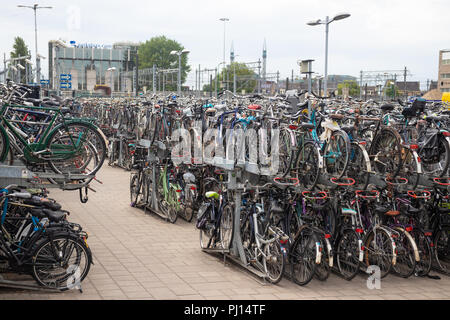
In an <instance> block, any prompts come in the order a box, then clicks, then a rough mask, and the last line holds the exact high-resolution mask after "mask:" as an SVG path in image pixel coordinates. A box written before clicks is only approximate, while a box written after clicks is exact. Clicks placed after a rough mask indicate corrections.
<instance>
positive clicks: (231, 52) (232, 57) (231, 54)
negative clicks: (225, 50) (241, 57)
mask: <svg viewBox="0 0 450 320" xmlns="http://www.w3.org/2000/svg"><path fill="white" fill-rule="evenodd" d="M233 62H234V45H233V41H231V51H230V63H233Z"/></svg>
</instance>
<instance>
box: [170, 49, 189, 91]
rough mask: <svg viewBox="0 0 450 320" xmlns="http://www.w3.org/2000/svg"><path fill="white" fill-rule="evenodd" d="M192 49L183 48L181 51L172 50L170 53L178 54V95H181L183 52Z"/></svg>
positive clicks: (185, 52) (186, 52)
mask: <svg viewBox="0 0 450 320" xmlns="http://www.w3.org/2000/svg"><path fill="white" fill-rule="evenodd" d="M189 52H190V51H189V50H187V49H183V50H180V51H176V50H174V51H172V52H171V53H170V54H171V55H176V56H178V85H177V87H178V96H181V55H183V54H188V53H189Z"/></svg>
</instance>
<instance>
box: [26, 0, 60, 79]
mask: <svg viewBox="0 0 450 320" xmlns="http://www.w3.org/2000/svg"><path fill="white" fill-rule="evenodd" d="M17 7H18V8H28V9H33V10H34V41H35V42H34V44H35V53H36V83H39V81H40V79H41V68H40V61H39V57H38V46H37V17H36V11H37V10H38V9H52V8H53V7H39V5H38V4H34V5H33V6H24V5H18V6H17Z"/></svg>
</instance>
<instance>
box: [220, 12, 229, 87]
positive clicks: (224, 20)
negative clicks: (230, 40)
mask: <svg viewBox="0 0 450 320" xmlns="http://www.w3.org/2000/svg"><path fill="white" fill-rule="evenodd" d="M219 20H220V21H223V67H224V68H225V66H226V64H225V27H226V23H227V21H230V19H228V18H220V19H219ZM222 80H223V82H225V72H224V73H223V79H222Z"/></svg>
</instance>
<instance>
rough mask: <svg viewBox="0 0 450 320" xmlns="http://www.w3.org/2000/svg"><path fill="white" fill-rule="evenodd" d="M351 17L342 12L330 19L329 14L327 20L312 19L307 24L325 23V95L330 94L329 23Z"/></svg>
mask: <svg viewBox="0 0 450 320" xmlns="http://www.w3.org/2000/svg"><path fill="white" fill-rule="evenodd" d="M348 17H350V14H349V13H340V14H337V15H336V16H334V18H332V19H331V20H330V18H329V17H328V16H327V17H326V18H325V21H322V20H320V19H319V20H315V21H310V22H308V23H307V25H309V26H317V25H320V24H324V25H325V74H324V84H323V86H324V94H325V96H327V95H328V28H329V27H328V25H329V24H330V23H332V22H333V21H338V20H342V19H345V18H348Z"/></svg>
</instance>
